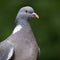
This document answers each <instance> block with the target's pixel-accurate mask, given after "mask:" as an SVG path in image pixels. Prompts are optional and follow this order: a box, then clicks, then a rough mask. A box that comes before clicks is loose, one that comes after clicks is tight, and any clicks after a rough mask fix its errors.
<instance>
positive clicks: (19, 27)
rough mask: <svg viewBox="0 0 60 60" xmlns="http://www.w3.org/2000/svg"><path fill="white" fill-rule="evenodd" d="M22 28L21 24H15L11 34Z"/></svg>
mask: <svg viewBox="0 0 60 60" xmlns="http://www.w3.org/2000/svg"><path fill="white" fill-rule="evenodd" d="M21 29H22V26H21V25H17V26H16V27H15V29H14V31H13V33H12V34H15V33H16V32H18V31H20V30H21Z"/></svg>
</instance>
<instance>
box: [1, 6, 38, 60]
mask: <svg viewBox="0 0 60 60" xmlns="http://www.w3.org/2000/svg"><path fill="white" fill-rule="evenodd" d="M33 13H34V10H33V8H32V7H29V6H26V7H23V8H21V9H20V10H19V12H18V14H17V17H16V21H15V22H16V26H17V25H21V26H22V28H21V29H20V30H19V31H17V32H15V33H12V34H11V35H10V36H9V37H8V38H7V39H6V40H5V41H3V42H1V43H0V60H7V58H8V56H9V53H12V54H10V55H11V56H10V58H11V57H12V56H13V53H14V51H15V56H14V60H36V59H37V56H38V52H39V47H38V45H37V43H36V41H35V37H34V35H33V33H32V30H31V28H30V25H29V23H28V20H29V19H30V18H35V17H36V16H35V15H33ZM12 48H13V50H12V51H11V49H12ZM8 60H9V59H8Z"/></svg>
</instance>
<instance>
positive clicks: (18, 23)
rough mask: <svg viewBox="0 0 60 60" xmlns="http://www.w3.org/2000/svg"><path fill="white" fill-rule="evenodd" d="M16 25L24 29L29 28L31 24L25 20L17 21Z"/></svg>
mask: <svg viewBox="0 0 60 60" xmlns="http://www.w3.org/2000/svg"><path fill="white" fill-rule="evenodd" d="M16 25H21V26H22V27H24V26H28V25H29V23H28V20H25V19H17V21H16Z"/></svg>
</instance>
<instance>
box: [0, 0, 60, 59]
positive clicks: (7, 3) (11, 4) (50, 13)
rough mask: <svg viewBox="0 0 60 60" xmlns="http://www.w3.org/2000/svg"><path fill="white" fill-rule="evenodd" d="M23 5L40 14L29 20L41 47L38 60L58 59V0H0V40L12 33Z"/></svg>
mask: <svg viewBox="0 0 60 60" xmlns="http://www.w3.org/2000/svg"><path fill="white" fill-rule="evenodd" d="M23 6H31V7H33V8H34V10H35V12H36V13H37V14H38V15H39V16H40V19H38V20H37V19H34V20H30V21H29V22H30V25H31V27H32V30H33V32H34V35H35V37H36V41H37V43H38V45H39V47H40V49H41V52H40V56H39V60H60V0H0V41H2V40H4V39H6V38H7V37H8V36H9V35H10V34H11V33H12V31H13V28H14V21H15V17H16V14H17V12H18V10H19V9H20V8H21V7H23Z"/></svg>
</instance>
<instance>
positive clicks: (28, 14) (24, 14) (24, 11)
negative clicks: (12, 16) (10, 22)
mask: <svg viewBox="0 0 60 60" xmlns="http://www.w3.org/2000/svg"><path fill="white" fill-rule="evenodd" d="M16 18H22V19H25V20H28V19H30V18H39V16H38V15H37V14H36V13H35V12H34V10H33V8H32V7H30V6H25V7H22V8H21V9H20V10H19V12H18V14H17V17H16Z"/></svg>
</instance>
